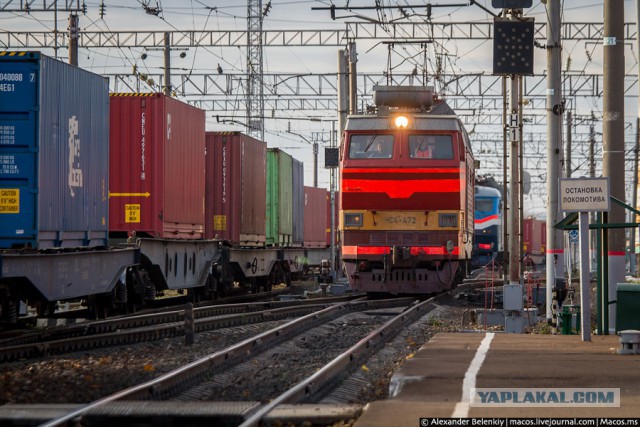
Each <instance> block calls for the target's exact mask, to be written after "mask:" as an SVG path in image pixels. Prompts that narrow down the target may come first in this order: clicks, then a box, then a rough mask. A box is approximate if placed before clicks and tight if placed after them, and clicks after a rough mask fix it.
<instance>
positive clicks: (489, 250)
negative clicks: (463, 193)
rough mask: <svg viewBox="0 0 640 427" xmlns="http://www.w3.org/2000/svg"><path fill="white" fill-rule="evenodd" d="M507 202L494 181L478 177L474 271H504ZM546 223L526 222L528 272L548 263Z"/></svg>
mask: <svg viewBox="0 0 640 427" xmlns="http://www.w3.org/2000/svg"><path fill="white" fill-rule="evenodd" d="M503 206H504V202H503V198H502V193H501V191H500V190H499V189H498V185H497V183H496V182H495V180H493V179H488V180H487V179H486V177H478V179H476V190H475V216H474V224H475V227H474V237H473V257H472V262H471V265H472V268H473V269H478V268H482V267H487V266H490V265H491V264H492V263H494V264H495V266H496V267H500V266H501V265H502V263H503V261H504V250H505V248H504V244H503V241H504V228H503V227H504V217H503ZM546 241H547V228H546V221H544V220H540V219H537V218H534V217H528V218H524V219H523V220H522V257H523V259H524V261H525V268H539V267H542V266H543V265H544V263H545V248H546Z"/></svg>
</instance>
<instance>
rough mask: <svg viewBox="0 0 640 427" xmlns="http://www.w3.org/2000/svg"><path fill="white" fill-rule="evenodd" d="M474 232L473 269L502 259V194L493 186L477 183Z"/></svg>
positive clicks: (498, 262) (499, 262)
mask: <svg viewBox="0 0 640 427" xmlns="http://www.w3.org/2000/svg"><path fill="white" fill-rule="evenodd" d="M475 192H476V193H475V216H474V220H473V221H474V224H475V226H474V234H473V257H472V261H471V266H472V268H473V269H476V268H481V267H485V266H489V265H490V264H491V263H492V262H496V263H497V264H499V265H500V264H501V261H502V253H503V248H502V240H503V237H502V194H501V193H500V191H499V190H498V189H496V188H493V187H485V186H481V185H476V190H475Z"/></svg>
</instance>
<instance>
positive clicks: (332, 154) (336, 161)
mask: <svg viewBox="0 0 640 427" xmlns="http://www.w3.org/2000/svg"><path fill="white" fill-rule="evenodd" d="M338 166H340V150H339V149H338V148H335V147H325V148H324V167H325V168H337V167H338Z"/></svg>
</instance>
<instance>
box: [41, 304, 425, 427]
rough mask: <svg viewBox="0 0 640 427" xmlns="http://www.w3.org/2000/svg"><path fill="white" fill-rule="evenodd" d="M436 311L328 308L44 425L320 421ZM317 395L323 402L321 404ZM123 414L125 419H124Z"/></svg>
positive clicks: (341, 411) (364, 306)
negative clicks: (369, 365) (369, 366)
mask: <svg viewBox="0 0 640 427" xmlns="http://www.w3.org/2000/svg"><path fill="white" fill-rule="evenodd" d="M436 306H437V302H436V300H435V299H430V300H428V301H425V302H422V303H418V302H416V301H413V300H411V299H407V298H402V299H392V300H374V301H352V302H346V303H341V304H334V305H331V306H328V307H326V308H323V309H321V310H319V311H316V312H314V313H311V314H307V315H304V316H302V317H300V318H298V319H295V320H292V321H289V322H287V323H285V324H281V325H278V326H276V327H274V328H272V329H269V330H267V331H265V332H262V333H260V334H258V335H256V336H253V337H251V338H248V339H245V340H243V341H242V342H239V343H237V344H234V345H231V346H230V347H227V348H225V349H224V350H220V351H217V352H215V353H213V354H210V355H208V356H206V357H203V358H201V359H199V360H197V361H195V362H192V363H189V364H188V365H186V366H182V367H181V368H179V369H175V370H173V371H171V372H169V373H167V374H165V375H162V376H160V377H158V378H155V379H154V380H152V381H149V382H146V383H144V384H140V385H137V386H133V387H130V388H128V389H126V390H123V391H121V392H118V393H114V394H111V395H109V396H107V397H104V398H102V399H99V400H97V401H94V402H92V403H89V404H86V405H83V406H82V407H78V408H77V409H75V408H74V410H72V411H71V412H70V413H68V414H66V415H65V416H62V417H58V418H56V419H54V420H51V421H50V422H49V423H47V424H46V425H50V426H53V425H68V423H69V422H70V420H74V422H78V421H79V420H81V419H85V420H87V422H88V423H89V424H92V425H108V424H112V423H118V424H123V425H126V424H127V423H140V422H143V423H144V421H143V419H146V420H149V419H151V418H153V416H154V415H150V414H151V413H154V414H155V416H158V415H159V414H161V413H164V414H165V415H164V416H163V421H164V422H165V424H166V425H178V424H183V423H189V424H190V425H198V419H200V420H202V419H206V420H207V422H208V423H211V422H216V423H220V425H238V424H240V423H242V425H258V423H260V422H261V421H262V420H269V419H272V420H273V417H280V418H282V417H284V418H286V419H290V418H288V417H293V418H295V416H299V415H300V413H301V412H300V411H301V408H303V407H300V406H297V405H298V404H301V403H307V404H311V405H315V406H313V407H316V408H322V409H321V410H319V412H318V410H317V409H316V410H315V413H316V415H319V414H320V413H322V414H323V416H326V415H327V412H326V411H327V410H328V411H330V412H332V413H334V415H335V416H342V417H344V416H347V415H345V408H346V407H345V406H343V403H344V398H341V397H340V396H345V395H347V396H348V395H349V394H350V392H349V391H348V389H356V388H357V386H354V384H357V383H358V380H355V382H354V381H351V382H350V381H349V380H347V381H344V380H345V379H347V378H349V377H350V375H352V374H353V373H354V372H355V373H356V375H357V373H358V372H362V371H363V370H364V369H365V366H366V362H367V360H368V359H369V358H370V357H371V356H372V355H374V354H375V353H377V352H378V351H380V350H381V349H383V348H384V346H385V343H386V342H387V341H388V340H390V339H392V338H393V337H394V336H395V335H396V334H397V333H398V332H399V331H401V330H402V329H403V328H405V327H407V325H410V324H411V323H412V322H414V321H416V320H417V319H419V318H421V317H423V316H425V315H426V314H427V313H429V312H430V311H431V310H433V309H434V308H435V307H436ZM292 384H294V385H293V386H292ZM340 384H343V389H342V390H341V388H340V386H339V385H340ZM345 388H346V389H347V391H345ZM323 398H325V399H329V400H325V401H324V402H323V401H322V399H323ZM341 399H342V400H341ZM346 399H350V398H348V397H347V398H346ZM203 401H206V403H205V404H203V403H202V402H203ZM262 402H269V403H262ZM320 402H323V403H320ZM340 402H342V403H340ZM291 404H295V405H296V406H294V407H292V408H293V409H291V411H293V412H290V413H289V415H284V414H286V413H287V411H286V410H285V409H284V408H286V405H291ZM336 404H337V405H338V406H335V405H336ZM317 405H320V406H317ZM327 408H332V409H327ZM67 410H68V409H67ZM167 411H169V412H172V413H171V414H169V413H167ZM283 411H284V412H283ZM357 411H358V409H357V405H356V407H353V406H351V407H350V409H349V410H348V411H347V412H346V413H348V414H351V415H348V416H353V415H354V414H355V413H357ZM213 412H215V413H216V414H217V415H216V414H214V413H213ZM124 413H127V414H128V415H127V416H126V417H123V416H122V414H124ZM293 413H295V414H298V415H292V414H293ZM118 414H120V415H118ZM145 414H146V415H145ZM204 414H208V415H206V416H205V415H204ZM338 414H341V415H338ZM150 416H151V418H149V417H150ZM203 416H204V418H202V417H203ZM306 416H308V415H306ZM141 417H142V418H141ZM145 417H146V418H145ZM270 417H271V418H270ZM293 418H291V419H293ZM172 420H173V421H172ZM167 423H168V424H167ZM174 423H175V424H174ZM225 423H226V424H225ZM209 425H210V424H209ZM216 425H218V424H216Z"/></svg>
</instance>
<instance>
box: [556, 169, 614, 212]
mask: <svg viewBox="0 0 640 427" xmlns="http://www.w3.org/2000/svg"><path fill="white" fill-rule="evenodd" d="M560 208H561V209H562V210H563V211H564V212H602V211H609V209H610V208H611V201H610V199H609V178H608V177H604V178H566V179H561V180H560Z"/></svg>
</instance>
